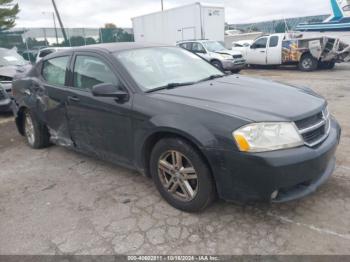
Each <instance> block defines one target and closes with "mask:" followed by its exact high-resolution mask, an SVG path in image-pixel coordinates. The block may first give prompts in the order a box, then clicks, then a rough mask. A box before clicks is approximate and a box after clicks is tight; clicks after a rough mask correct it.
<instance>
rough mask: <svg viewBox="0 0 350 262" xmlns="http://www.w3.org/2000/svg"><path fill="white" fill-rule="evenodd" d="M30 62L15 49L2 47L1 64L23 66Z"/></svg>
mask: <svg viewBox="0 0 350 262" xmlns="http://www.w3.org/2000/svg"><path fill="white" fill-rule="evenodd" d="M26 64H28V62H27V61H26V60H24V58H23V57H22V56H20V55H19V54H18V53H17V52H16V51H15V50H13V49H0V66H17V65H19V66H21V65H26Z"/></svg>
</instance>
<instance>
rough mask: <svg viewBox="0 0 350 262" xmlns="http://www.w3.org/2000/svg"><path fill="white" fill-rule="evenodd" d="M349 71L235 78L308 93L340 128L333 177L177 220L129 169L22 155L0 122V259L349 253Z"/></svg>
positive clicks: (78, 158)
mask: <svg viewBox="0 0 350 262" xmlns="http://www.w3.org/2000/svg"><path fill="white" fill-rule="evenodd" d="M349 72H350V65H341V66H337V67H336V69H335V70H333V71H318V72H313V73H302V72H299V71H297V70H294V69H280V70H246V71H244V72H242V74H245V75H251V76H257V77H264V78H269V79H274V80H277V81H281V82H286V83H291V84H296V85H304V86H309V87H311V88H313V89H314V90H316V91H317V92H319V93H321V94H322V95H323V96H325V97H326V98H327V99H328V101H329V107H330V111H331V112H332V113H333V114H334V115H335V117H336V118H337V119H338V120H339V122H340V124H341V125H342V128H343V135H342V141H341V144H340V147H339V149H338V152H337V168H336V171H335V173H334V175H333V176H332V177H331V179H330V180H329V181H328V182H327V183H326V184H325V185H324V186H322V187H321V188H320V189H319V190H318V191H317V192H316V193H315V194H313V195H312V196H309V197H307V198H305V199H303V200H299V201H295V202H292V203H287V204H281V205H265V204H253V205H249V206H239V205H237V204H232V203H225V202H223V201H219V202H217V203H215V204H214V205H213V206H211V207H210V208H209V209H207V210H205V211H204V212H203V213H201V214H187V213H183V212H180V211H178V210H175V209H174V208H172V207H170V206H169V205H168V204H166V203H165V202H164V201H163V200H162V199H161V198H160V196H159V195H158V193H157V191H156V190H155V187H154V186H153V183H152V181H151V180H150V179H148V178H146V177H143V176H141V175H139V174H137V173H135V172H132V171H129V170H127V169H123V168H121V167H118V166H115V165H111V164H109V163H105V162H102V161H99V160H96V159H92V158H89V157H86V156H84V155H80V154H78V153H75V152H72V151H69V150H67V149H65V148H62V147H58V146H52V147H50V148H48V149H45V150H39V151H35V150H31V149H29V148H28V147H27V146H26V144H25V142H24V140H23V138H22V137H20V136H19V135H18V134H17V132H16V130H15V126H14V123H13V119H12V117H11V116H8V115H1V116H0V130H1V136H0V254H2V255H4V254H208V255H209V254H236V255H237V254H348V255H350V121H349V115H350V85H349V83H350V81H349V76H350V74H349ZM296 106H297V102H296Z"/></svg>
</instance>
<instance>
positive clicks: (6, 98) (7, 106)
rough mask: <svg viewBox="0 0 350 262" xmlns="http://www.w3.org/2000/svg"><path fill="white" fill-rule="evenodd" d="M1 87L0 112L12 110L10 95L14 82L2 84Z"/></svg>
mask: <svg viewBox="0 0 350 262" xmlns="http://www.w3.org/2000/svg"><path fill="white" fill-rule="evenodd" d="M0 89H1V90H0V92H1V94H0V95H1V97H0V112H10V111H12V109H11V108H12V98H11V95H10V93H11V90H12V84H11V83H9V84H7V83H6V84H1V86H0Z"/></svg>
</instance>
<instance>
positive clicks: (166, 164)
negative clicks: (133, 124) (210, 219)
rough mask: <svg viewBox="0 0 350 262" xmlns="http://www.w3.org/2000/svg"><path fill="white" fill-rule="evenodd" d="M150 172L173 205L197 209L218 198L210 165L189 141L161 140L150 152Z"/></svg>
mask: <svg viewBox="0 0 350 262" xmlns="http://www.w3.org/2000/svg"><path fill="white" fill-rule="evenodd" d="M150 164H151V173H152V177H153V180H154V182H155V185H156V187H157V189H158V191H159V192H160V194H161V195H162V196H163V198H164V199H165V200H166V201H167V202H168V203H169V204H171V205H172V206H173V207H175V208H177V209H180V210H183V211H187V212H198V211H201V210H203V209H204V208H206V207H207V206H208V205H209V204H210V203H212V201H213V200H214V198H215V186H214V182H213V179H212V176H211V173H210V170H209V168H208V167H207V164H206V163H205V162H204V161H203V159H202V157H201V155H200V154H199V153H198V152H197V151H196V150H195V149H194V148H193V147H192V146H191V145H190V144H188V143H187V142H186V141H184V140H182V139H179V138H167V139H163V140H161V141H159V142H158V143H157V144H156V145H155V147H154V149H153V151H152V155H151V162H150Z"/></svg>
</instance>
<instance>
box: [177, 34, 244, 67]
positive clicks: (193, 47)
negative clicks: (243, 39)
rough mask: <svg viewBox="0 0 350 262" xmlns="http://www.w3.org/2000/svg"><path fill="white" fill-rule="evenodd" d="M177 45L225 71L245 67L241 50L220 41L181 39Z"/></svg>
mask: <svg viewBox="0 0 350 262" xmlns="http://www.w3.org/2000/svg"><path fill="white" fill-rule="evenodd" d="M177 46H180V47H181V48H184V49H186V50H189V51H191V52H193V53H195V54H197V55H199V56H201V57H202V58H204V59H205V60H207V61H208V62H210V63H211V64H212V65H214V66H216V67H217V68H219V69H220V70H223V71H231V72H232V73H238V72H239V71H241V70H242V69H243V68H244V67H245V59H244V58H243V56H242V53H241V52H239V51H231V50H228V49H226V48H225V47H224V46H223V45H222V44H221V43H220V42H218V41H209V40H195V41H181V42H178V43H177Z"/></svg>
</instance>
